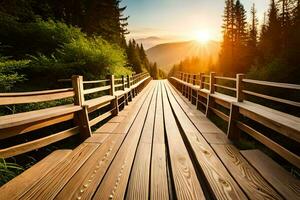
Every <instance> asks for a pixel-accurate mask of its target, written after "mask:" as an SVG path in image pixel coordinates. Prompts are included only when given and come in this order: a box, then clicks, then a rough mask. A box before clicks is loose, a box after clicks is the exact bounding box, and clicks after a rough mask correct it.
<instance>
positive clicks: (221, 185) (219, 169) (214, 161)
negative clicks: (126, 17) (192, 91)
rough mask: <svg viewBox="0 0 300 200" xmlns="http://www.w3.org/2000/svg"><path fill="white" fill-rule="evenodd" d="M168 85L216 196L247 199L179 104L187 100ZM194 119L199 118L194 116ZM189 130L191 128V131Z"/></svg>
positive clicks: (169, 92) (191, 143)
mask: <svg viewBox="0 0 300 200" xmlns="http://www.w3.org/2000/svg"><path fill="white" fill-rule="evenodd" d="M166 85H167V86H168V87H167V92H168V95H169V98H170V103H171V106H172V108H173V109H174V112H175V115H176V117H177V119H178V120H179V122H180V124H181V126H182V128H183V130H184V133H185V135H186V137H187V140H188V142H189V144H190V146H191V148H192V150H193V153H194V155H195V157H196V158H195V159H196V161H197V163H198V165H199V167H201V171H202V172H203V173H204V175H205V178H206V179H207V183H208V185H209V188H210V190H211V191H212V192H213V195H214V197H215V198H216V199H247V197H246V196H245V194H244V192H243V191H242V189H241V188H240V187H239V185H238V184H237V183H236V181H235V180H234V179H233V178H232V177H231V175H230V174H229V172H228V171H227V169H226V168H225V166H224V165H223V163H222V162H221V160H220V159H219V158H218V156H217V155H216V153H215V152H214V150H213V149H212V148H211V146H210V145H209V144H208V143H207V141H206V140H205V139H204V138H203V136H202V135H201V133H200V132H199V131H198V130H197V128H198V127H197V128H196V126H193V123H195V122H196V121H193V123H192V122H191V121H190V119H189V118H188V116H187V115H185V110H182V109H181V107H180V106H179V104H180V105H182V104H185V102H184V101H183V100H182V99H181V97H180V96H178V94H177V93H176V92H175V91H174V89H173V88H172V87H171V86H170V85H169V84H168V83H166ZM176 100H177V101H178V103H179V104H178V103H177V101H176ZM194 120H197V119H196V118H194ZM201 121H202V120H201ZM207 123H211V124H212V122H209V121H208V119H207V121H206V124H207ZM187 130H189V132H188V131H187Z"/></svg>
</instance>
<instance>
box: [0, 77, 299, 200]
mask: <svg viewBox="0 0 300 200" xmlns="http://www.w3.org/2000/svg"><path fill="white" fill-rule="evenodd" d="M220 79H222V80H223V81H229V82H230V81H231V82H234V84H233V86H232V87H230V86H228V85H226V84H223V85H222V83H224V82H222V81H218V80H220ZM70 81H72V88H66V89H59V90H48V91H39V92H27V93H2V94H0V105H15V104H26V103H32V102H35V103H37V102H44V101H50V100H51V101H52V100H59V99H65V98H73V102H74V104H67V105H60V106H54V107H51V108H45V109H40V110H34V111H29V112H23V113H16V114H11V115H5V116H0V131H1V132H0V141H1V143H2V144H1V145H4V146H5V142H6V141H7V140H9V139H12V138H15V137H25V138H26V135H27V134H30V133H31V132H33V133H34V134H37V131H38V130H40V129H42V128H45V127H49V126H58V125H59V124H60V123H65V122H70V127H68V128H67V129H65V130H60V131H59V132H57V133H53V134H49V135H46V136H41V135H36V137H35V138H33V139H31V140H28V141H26V142H21V143H18V144H14V145H13V146H5V147H2V146H1V149H0V158H10V157H12V156H17V155H20V154H24V153H26V152H30V151H34V150H36V149H39V148H42V147H45V146H47V145H50V144H53V143H55V142H58V141H62V140H64V139H66V138H69V137H79V138H80V139H81V140H82V143H81V144H80V145H79V146H77V147H76V148H75V149H59V150H56V151H54V152H52V153H51V154H50V155H48V156H47V157H45V158H44V159H43V160H41V161H39V162H38V163H36V164H35V165H33V166H32V167H30V168H29V169H27V170H26V171H24V172H23V173H22V174H20V175H19V176H17V177H15V178H14V179H12V180H11V181H9V182H8V183H6V184H5V185H3V186H2V187H0V200H9V199H63V200H64V199H78V200H79V199H255V200H256V199H291V200H296V199H300V181H299V179H297V178H296V177H294V176H293V175H292V174H291V173H289V172H288V171H287V170H286V169H284V168H283V167H282V166H280V165H279V164H278V163H277V162H275V161H274V160H273V159H271V158H270V157H269V156H268V155H266V154H265V153H264V152H262V151H261V150H259V149H245V150H240V149H238V148H237V147H236V145H235V144H236V142H238V141H239V139H240V134H241V132H243V133H244V134H247V135H248V136H250V137H251V138H253V139H254V140H256V141H258V142H259V143H261V144H262V145H264V146H265V147H266V148H268V149H270V150H271V151H273V152H274V153H275V154H276V155H278V156H281V157H282V158H283V159H284V160H285V161H286V162H288V163H289V164H290V165H291V166H292V169H297V168H298V169H299V168H300V159H299V151H298V152H295V151H294V150H293V149H290V148H289V147H286V146H284V145H282V144H280V141H275V140H273V138H272V137H268V135H265V134H264V133H262V132H260V130H258V129H257V127H256V126H253V124H254V123H247V122H248V121H249V120H248V121H247V120H246V121H245V119H250V120H252V121H254V122H256V123H259V124H260V125H261V126H264V127H265V128H267V129H270V130H273V131H276V132H277V134H278V135H280V136H282V137H285V138H288V140H291V141H294V142H295V144H296V145H297V146H296V149H298V150H299V147H300V146H299V142H300V135H299V134H300V118H299V117H297V116H293V115H291V114H287V113H283V112H281V111H278V110H275V109H272V108H269V107H266V106H263V105H259V104H257V103H254V102H251V101H248V100H247V99H246V95H251V96H255V97H257V98H265V99H267V100H271V101H276V102H279V103H285V104H288V105H290V106H295V107H296V108H299V107H300V106H299V102H296V101H291V100H285V99H280V98H278V97H271V96H268V95H264V94H259V93H256V92H253V91H249V90H247V88H246V84H256V85H264V86H267V87H275V88H284V89H291V90H296V91H299V90H300V86H299V85H292V84H283V83H274V82H265V81H256V80H250V79H245V77H244V76H243V75H241V74H238V75H237V77H236V78H229V77H218V76H216V75H215V74H214V73H211V74H210V75H204V74H200V75H192V74H185V73H178V74H177V75H176V76H174V77H171V78H170V79H169V80H160V81H158V80H152V79H151V77H150V76H149V74H148V73H141V74H137V75H134V76H127V77H125V76H122V77H121V78H118V79H117V78H115V77H114V76H110V77H108V79H106V80H98V81H83V79H82V77H81V76H73V77H72V79H71V80H70ZM99 85H100V86H99ZM219 89H221V90H219ZM226 90H228V91H230V92H232V93H234V95H229V94H228V93H226V92H225V93H226V94H225V93H224V91H226ZM93 94H98V96H93ZM201 111H202V112H201ZM213 116H217V117H218V118H219V119H220V120H223V121H224V122H225V123H226V124H227V132H226V133H224V132H223V131H222V130H221V129H220V128H218V127H217V126H216V125H215V124H214V123H213V122H212V121H211V120H210V118H212V117H213ZM104 122H105V123H104ZM99 123H100V124H101V126H100V127H97V124H99ZM94 127H96V128H94ZM38 136H39V137H38Z"/></svg>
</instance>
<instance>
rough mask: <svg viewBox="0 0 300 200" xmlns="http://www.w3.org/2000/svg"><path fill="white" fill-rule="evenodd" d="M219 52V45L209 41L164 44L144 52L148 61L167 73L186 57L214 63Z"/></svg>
mask: <svg viewBox="0 0 300 200" xmlns="http://www.w3.org/2000/svg"><path fill="white" fill-rule="evenodd" d="M219 51H220V43H219V42H216V41H209V42H207V43H205V44H202V43H199V42H197V41H185V42H174V43H164V44H159V45H156V46H154V47H152V48H150V49H148V50H147V51H146V54H147V56H148V59H149V60H150V61H151V62H156V63H157V64H158V66H159V68H161V69H162V70H164V71H165V72H169V71H170V70H171V68H172V66H173V65H174V64H177V63H179V62H180V61H182V60H184V59H185V58H187V57H195V56H198V57H201V58H203V59H208V58H210V59H212V60H213V61H216V60H217V58H218V55H219Z"/></svg>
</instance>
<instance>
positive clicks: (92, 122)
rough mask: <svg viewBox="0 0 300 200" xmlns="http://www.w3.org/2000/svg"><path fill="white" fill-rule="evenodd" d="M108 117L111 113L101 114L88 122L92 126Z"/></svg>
mask: <svg viewBox="0 0 300 200" xmlns="http://www.w3.org/2000/svg"><path fill="white" fill-rule="evenodd" d="M110 116H112V111H108V112H106V113H103V114H101V115H99V116H97V117H95V118H94V119H92V120H91V121H90V126H94V125H96V124H98V123H99V122H101V121H103V120H105V119H106V118H108V117H110Z"/></svg>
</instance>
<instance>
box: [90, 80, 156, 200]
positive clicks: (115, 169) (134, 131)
mask: <svg viewBox="0 0 300 200" xmlns="http://www.w3.org/2000/svg"><path fill="white" fill-rule="evenodd" d="M151 88H152V89H151V90H150V94H149V95H148V96H147V98H146V100H145V101H144V103H143V105H142V107H141V109H140V111H139V112H138V115H137V117H136V118H135V120H134V123H133V124H132V126H131V127H130V130H129V132H128V135H127V136H126V138H125V140H124V142H123V144H122V146H121V147H120V150H119V152H118V153H117V155H116V157H115V159H114V160H113V162H112V163H111V165H110V167H109V169H108V171H107V172H106V174H105V176H104V178H103V180H102V182H101V184H100V185H99V187H98V189H97V191H96V193H95V195H94V197H93V199H123V198H124V196H125V192H126V187H127V182H128V179H129V174H130V170H131V167H132V163H133V159H134V155H135V152H136V148H137V145H138V141H139V138H140V135H141V132H142V129H143V122H144V121H145V118H146V115H147V111H148V107H149V104H150V101H151V97H152V93H153V90H154V85H152V87H151Z"/></svg>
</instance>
